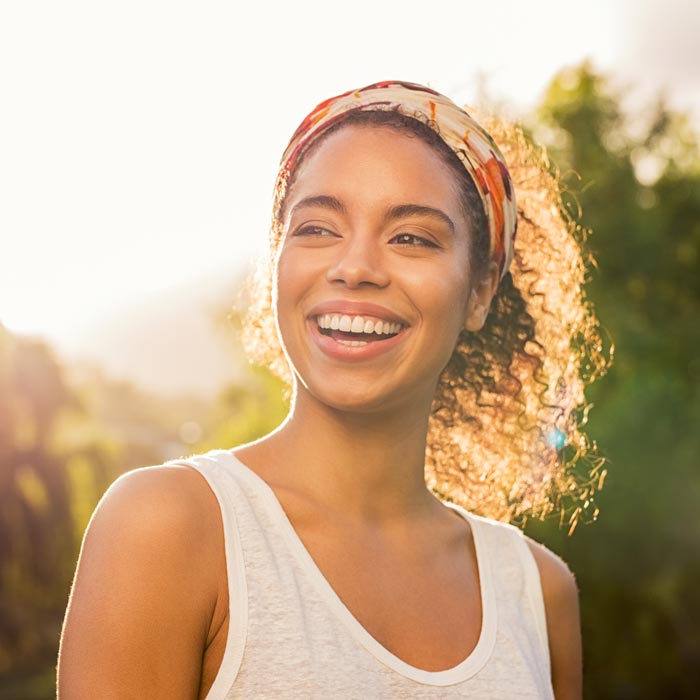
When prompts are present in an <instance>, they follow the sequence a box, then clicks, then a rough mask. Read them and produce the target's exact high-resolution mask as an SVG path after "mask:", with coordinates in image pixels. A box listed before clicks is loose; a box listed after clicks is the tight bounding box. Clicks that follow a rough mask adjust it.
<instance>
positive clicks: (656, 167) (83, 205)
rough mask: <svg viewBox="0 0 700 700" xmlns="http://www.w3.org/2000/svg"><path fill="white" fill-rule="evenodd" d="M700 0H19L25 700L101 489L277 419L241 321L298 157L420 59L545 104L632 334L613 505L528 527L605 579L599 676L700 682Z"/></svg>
mask: <svg viewBox="0 0 700 700" xmlns="http://www.w3.org/2000/svg"><path fill="white" fill-rule="evenodd" d="M697 36H700V5H699V4H698V3H691V2H690V1H688V2H681V1H680V0H666V1H664V2H661V0H649V1H647V2H632V1H631V0H629V1H627V0H621V1H619V2H616V3H604V2H602V0H601V1H598V0H591V1H590V2H588V3H586V4H580V3H566V2H561V1H559V2H550V1H545V0H531V1H530V2H528V3H521V2H505V1H498V0H494V1H493V2H490V3H488V7H484V8H482V7H476V6H474V5H473V4H467V3H457V2H444V1H441V0H437V2H433V3H430V4H425V3H423V4H412V3H411V2H401V3H398V2H392V1H390V2H385V3H381V4H380V3H370V2H368V1H367V0H358V1H357V2H354V3H353V4H352V5H348V6H347V7H344V8H335V7H331V6H330V5H328V4H327V3H321V2H314V1H312V0H300V1H299V2H296V3H287V4H286V5H281V6H279V7H277V6H274V7H273V6H270V5H265V4H260V5H259V6H256V7H253V6H251V5H246V6H239V7H238V9H237V8H236V6H235V5H234V4H233V3H223V2H211V3H198V4H195V3H186V2H174V3H173V2H171V3H165V2H159V1H158V0H141V1H140V2H134V1H132V0H126V1H125V2H121V3H118V4H117V3H114V4H111V5H107V4H104V3H90V2H87V1H85V2H79V1H77V0H67V1H66V2H63V3H48V2H32V1H31V0H27V1H24V2H21V3H20V2H9V3H4V4H3V6H2V9H0V94H1V95H2V103H3V106H2V110H0V700H4V699H12V700H45V699H48V698H51V697H53V696H54V694H55V662H56V653H57V648H58V639H59V634H60V627H61V622H62V616H63V613H64V610H65V606H66V603H67V598H68V592H69V587H70V582H71V577H72V575H73V571H74V567H75V563H76V558H77V555H78V552H79V547H80V542H81V538H82V534H83V531H84V529H85V526H86V524H87V522H88V519H89V517H90V514H91V512H92V510H93V509H94V507H95V505H96V503H97V501H98V500H99V498H100V496H101V495H102V494H103V492H104V490H105V489H106V488H107V486H108V485H109V484H110V483H111V482H112V481H113V480H114V479H115V478H116V477H117V476H118V475H119V474H121V473H122V472H124V471H126V470H129V469H133V468H136V467H140V466H145V465H150V464H158V463H161V462H163V461H164V460H167V459H170V458H173V457H177V456H181V455H187V454H192V453H195V452H199V451H204V450H207V449H209V448H211V447H227V446H233V445H234V444H236V443H238V442H242V441H246V440H249V439H252V438H255V437H257V436H258V435H261V434H262V433H264V432H266V431H267V430H269V429H271V428H273V427H274V426H275V425H277V424H278V423H279V422H280V420H281V419H282V417H283V416H284V414H285V408H286V407H285V405H284V401H283V399H282V391H281V386H280V384H279V382H278V381H277V380H276V379H274V378H273V377H271V376H270V374H269V373H268V372H266V371H265V370H264V369H261V368H253V367H251V366H249V365H248V364H247V363H246V361H245V359H244V358H243V355H242V352H241V348H240V344H239V341H238V329H239V318H240V314H241V311H242V310H243V306H244V304H245V301H244V297H242V296H241V290H242V289H243V280H244V279H245V277H246V275H247V274H248V273H249V271H250V269H251V266H252V265H253V261H254V259H255V258H256V256H259V255H260V254H261V253H262V252H263V251H264V248H265V242H266V232H267V228H268V218H269V211H270V204H271V193H272V192H271V191H272V184H273V180H274V175H275V172H276V166H277V163H278V159H279V156H280V155H281V152H282V150H283V148H284V146H285V145H286V142H287V140H288V138H289V137H290V135H291V133H292V131H293V129H294V128H295V127H296V125H297V123H298V122H299V121H300V119H301V118H302V117H303V116H304V114H306V112H307V111H308V110H309V109H310V108H311V107H312V106H314V105H315V104H316V103H317V102H319V101H320V100H321V99H324V98H326V97H328V96H329V95H332V94H337V93H338V92H341V91H344V90H347V89H349V88H351V87H360V86H362V85H365V84H368V83H371V82H375V81H377V80H383V79H389V78H398V79H403V80H411V81H416V82H422V83H427V84H429V85H431V86H432V87H434V88H436V89H437V90H439V91H441V92H444V93H446V94H447V95H449V96H450V97H452V98H453V99H454V100H455V101H457V102H460V103H466V104H472V105H474V104H476V105H482V106H486V107H489V108H491V109H492V110H495V111H497V112H499V113H502V114H504V115H506V116H509V117H511V118H514V119H517V120H518V121H520V122H521V123H522V124H523V125H524V127H525V128H526V130H527V133H528V134H530V135H531V136H532V138H534V139H535V140H536V141H537V142H539V143H541V144H543V145H545V146H546V147H547V149H548V152H549V154H550V157H551V160H552V163H553V164H555V165H556V166H557V167H558V168H559V169H560V171H561V172H562V173H563V175H564V182H565V186H566V189H567V191H568V194H567V200H566V205H567V207H569V208H570V210H571V211H577V210H578V208H579V207H580V210H581V212H582V213H581V217H580V221H581V224H582V225H583V226H584V227H586V228H590V229H591V230H592V234H591V235H590V238H589V247H590V249H591V250H592V251H593V253H594V255H595V256H596V258H597V260H598V269H596V270H594V271H593V272H592V275H591V282H590V285H589V288H588V291H589V295H590V296H591V298H592V299H593V300H594V302H595V303H596V305H597V309H598V313H599V316H600V319H601V322H602V324H603V326H604V328H605V331H606V333H607V334H608V335H609V336H610V337H611V338H612V339H613V340H614V343H615V346H616V353H615V363H614V365H613V367H612V369H611V371H610V372H609V373H608V375H607V376H606V377H605V378H603V379H602V380H601V381H599V382H598V383H597V384H595V385H593V386H592V387H591V388H590V391H589V394H588V398H589V400H590V401H591V402H592V404H593V409H592V410H591V412H590V414H589V429H590V434H591V436H592V437H593V438H594V439H595V440H596V441H597V442H598V444H599V446H600V448H601V451H602V452H603V454H604V455H605V456H606V458H607V460H608V463H607V465H606V466H607V469H608V478H607V481H606V484H605V487H604V489H603V491H602V493H601V494H600V495H599V497H598V499H597V503H598V506H599V508H600V514H599V517H598V519H597V521H596V522H595V523H590V524H586V525H580V526H579V527H578V528H577V529H576V530H575V531H574V533H573V534H572V535H571V536H568V535H567V528H566V527H563V528H562V527H560V525H559V521H558V520H557V519H554V520H551V521H546V522H544V523H540V522H530V523H528V531H529V532H530V534H532V535H533V536H534V537H536V538H538V539H540V540H542V541H544V542H545V543H546V544H548V545H549V546H550V547H551V548H552V549H554V550H555V551H557V552H559V553H560V554H561V555H562V556H564V558H565V559H566V560H567V561H568V562H569V564H570V566H571V568H572V569H573V571H574V572H575V573H576V576H577V579H578V582H579V586H580V589H581V605H582V620H583V634H584V653H585V673H584V676H585V697H586V698H591V699H593V698H595V699H598V698H599V699H601V700H602V699H606V700H607V699H619V700H631V699H647V698H649V699H651V698H654V699H658V698H662V699H680V698H697V697H698V695H699V694H700V556H699V555H700V507H699V506H700V355H699V354H698V348H699V347H700V151H699V147H698V143H699V136H700V49H699V48H698V46H699V44H698V42H697Z"/></svg>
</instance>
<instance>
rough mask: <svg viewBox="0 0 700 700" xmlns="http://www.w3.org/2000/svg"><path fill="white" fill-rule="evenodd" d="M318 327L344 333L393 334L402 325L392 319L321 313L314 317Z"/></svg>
mask: <svg viewBox="0 0 700 700" xmlns="http://www.w3.org/2000/svg"><path fill="white" fill-rule="evenodd" d="M316 323H317V324H318V327H319V328H323V329H325V330H327V329H330V330H333V331H343V332H344V333H376V334H377V335H394V334H396V333H398V332H399V331H400V330H401V328H402V325H401V324H400V323H398V322H394V321H374V320H372V319H365V318H364V317H363V316H348V315H347V314H322V315H320V316H317V317H316Z"/></svg>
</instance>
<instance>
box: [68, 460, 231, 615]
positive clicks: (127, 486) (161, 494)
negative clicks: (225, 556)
mask: <svg viewBox="0 0 700 700" xmlns="http://www.w3.org/2000/svg"><path fill="white" fill-rule="evenodd" d="M217 517H218V519H219V521H220V516H218V509H217V507H216V497H215V496H214V494H213V493H212V492H211V490H210V489H209V487H208V485H207V484H206V482H205V480H204V478H203V477H202V476H201V475H199V474H198V473H197V472H196V471H195V470H194V469H191V468H188V467H185V466H179V465H160V466H153V467H142V468H140V469H135V470H132V471H129V472H126V473H125V474H123V475H122V476H120V477H119V478H118V479H116V481H114V483H113V484H112V485H111V486H110V487H109V489H107V491H106V493H105V494H104V496H103V497H102V499H101V500H100V502H99V504H98V505H97V508H96V509H95V512H94V513H93V515H92V518H91V520H90V523H89V525H88V528H87V531H86V533H85V538H84V541H83V547H82V551H81V555H80V560H81V562H80V563H87V562H86V561H85V560H88V561H89V562H90V563H91V564H94V565H95V566H96V568H102V567H108V566H109V564H110V562H111V564H112V565H113V564H116V563H118V564H119V565H120V566H121V567H123V571H125V572H126V575H127V576H129V575H131V576H132V577H133V578H135V579H137V580H139V579H140V580H141V581H142V582H143V585H144V586H145V585H146V582H151V583H153V584H154V585H158V586H159V588H160V589H161V591H163V592H164V591H166V590H167V589H168V588H170V586H168V585H165V584H166V583H167V582H168V580H169V577H172V579H171V580H172V582H173V583H175V582H177V581H179V582H180V583H184V582H186V581H187V580H188V579H190V578H193V577H196V578H197V589H198V590H199V591H201V593H202V595H207V593H208V592H211V593H212V594H215V593H216V590H217V589H216V586H217V581H216V579H215V578H214V577H213V576H211V575H210V573H209V572H213V571H214V570H215V569H216V567H215V566H214V564H215V561H216V558H217V555H218V552H219V551H220V548H222V547H223V542H222V541H220V540H221V539H222V533H221V532H220V530H221V524H220V522H219V523H218V524H217V522H216V521H217ZM119 575H120V576H121V575H124V574H122V573H121V571H120V574H119ZM157 582H160V583H157ZM173 588H174V587H173ZM197 598H199V595H198V596H196V597H195V599H194V600H193V601H192V602H193V603H195V602H196V599H197Z"/></svg>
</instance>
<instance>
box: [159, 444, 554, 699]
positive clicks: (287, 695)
mask: <svg viewBox="0 0 700 700" xmlns="http://www.w3.org/2000/svg"><path fill="white" fill-rule="evenodd" d="M167 464H183V465H187V466H189V467H191V468H193V469H196V470H197V471H198V472H199V473H200V474H201V475H202V476H203V477H204V478H205V479H206V481H207V483H208V484H209V486H210V488H211V489H212V491H213V492H214V494H215V495H216V498H217V501H218V504H219V508H220V509H221V517H222V521H223V529H224V543H225V550H226V569H227V576H228V586H229V613H230V617H229V628H228V638H227V641H226V649H225V651H224V657H223V661H222V664H221V668H220V670H219V672H218V675H217V677H216V679H215V680H214V684H213V685H212V687H211V689H210V691H209V693H208V695H207V700H237V699H238V698H240V699H241V700H243V699H244V698H245V699H249V698H260V699H261V700H290V699H296V698H299V699H303V700H328V698H343V699H344V700H355V699H356V700H368V699H371V698H382V700H399V699H400V700H437V698H442V699H447V700H450V699H456V698H470V699H471V700H513V698H518V700H553V698H554V694H553V691H552V685H551V680H550V659H549V651H548V641H547V627H546V620H545V610H544V601H543V597H542V589H541V584H540V578H539V572H538V569H537V564H536V562H535V560H534V557H533V556H532V553H531V552H530V549H529V547H528V546H527V543H526V541H525V539H524V537H523V535H522V533H521V532H520V530H518V529H517V528H515V527H513V526H511V525H507V524H504V523H500V522H497V521H495V520H488V519H486V518H481V517H478V516H476V515H472V514H470V513H468V512H467V511H465V510H464V509H462V508H460V507H459V506H452V507H453V508H454V509H455V510H456V511H457V513H458V514H460V515H461V516H462V517H464V518H465V519H466V520H467V521H468V522H469V524H470V526H471V528H472V532H473V534H474V543H475V547H476V554H477V563H478V567H479V579H480V589H481V590H480V593H481V602H482V609H483V617H482V625H481V633H480V636H479V641H478V642H477V645H476V647H475V649H474V650H473V651H472V652H471V653H470V654H469V656H467V657H466V658H465V659H464V660H463V661H462V662H461V663H459V664H457V665H456V666H454V667H452V668H449V669H445V670H443V671H425V670H423V669H420V668H417V667H415V666H412V665H410V664H407V663H405V662H404V661H402V660H401V659H400V658H398V657H397V656H395V655H394V654H392V653H391V652H390V651H389V650H388V649H387V648H386V647H384V646H382V645H381V644H380V643H379V642H378V641H377V640H376V639H375V638H374V637H372V636H371V635H370V634H369V632H367V630H366V629H365V628H364V627H363V626H362V625H361V624H360V623H359V621H358V620H357V619H356V618H355V617H354V616H353V615H352V613H351V612H350V610H349V609H348V608H347V607H346V606H345V605H344V603H343V601H342V600H341V599H340V598H339V597H338V595H337V594H336V593H335V591H334V590H333V588H332V587H331V585H330V583H329V582H328V580H327V579H326V578H325V577H324V575H323V573H322V572H321V570H320V569H319V568H318V567H317V566H316V564H315V562H314V560H313V559H312V557H311V555H310V554H309V552H308V550H307V549H306V548H305V546H304V544H303V542H302V541H301V539H300V538H299V536H298V535H297V534H296V531H295V530H294V527H293V526H292V524H291V522H290V521H289V519H288V518H287V516H286V514H285V512H284V510H283V508H282V506H281V504H280V502H279V500H278V499H277V497H276V495H275V493H274V491H273V490H272V489H271V488H270V486H269V485H268V484H267V483H266V482H265V481H264V480H263V479H261V478H260V477H259V476H258V475H257V474H256V473H255V472H253V471H252V470H251V469H249V468H248V467H246V466H245V465H244V464H243V463H242V462H241V461H239V460H238V459H237V458H236V457H235V456H234V455H233V454H232V453H231V452H229V451H228V450H211V451H209V452H207V453H205V454H201V455H195V456H193V457H190V458H188V459H186V460H171V461H170V462H166V465H167ZM447 505H449V504H447ZM435 614H436V615H439V611H436V613H435Z"/></svg>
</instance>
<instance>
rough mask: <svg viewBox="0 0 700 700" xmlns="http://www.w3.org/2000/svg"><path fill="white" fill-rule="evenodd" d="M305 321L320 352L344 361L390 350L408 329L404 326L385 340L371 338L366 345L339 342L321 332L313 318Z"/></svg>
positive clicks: (367, 358)
mask: <svg viewBox="0 0 700 700" xmlns="http://www.w3.org/2000/svg"><path fill="white" fill-rule="evenodd" d="M307 323H308V325H309V329H310V332H311V337H312V338H313V340H314V342H315V343H316V346H317V347H318V348H319V349H320V350H321V352H323V354H324V355H327V356H328V357H332V358H333V359H334V360H344V361H360V360H370V359H372V358H374V357H379V356H380V355H383V354H384V353H386V352H390V351H391V350H393V349H394V348H395V347H396V346H397V345H399V344H400V343H401V342H402V341H403V339H404V336H405V334H406V333H407V331H408V329H407V328H404V329H403V330H401V331H400V332H399V333H397V334H396V335H394V336H392V337H391V338H387V339H386V340H371V341H369V342H368V343H367V344H366V345H343V343H339V342H338V341H337V340H334V339H333V338H331V337H330V336H328V335H324V334H323V333H321V331H320V330H319V329H318V325H317V324H316V321H315V320H314V319H309V320H308V321H307Z"/></svg>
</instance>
